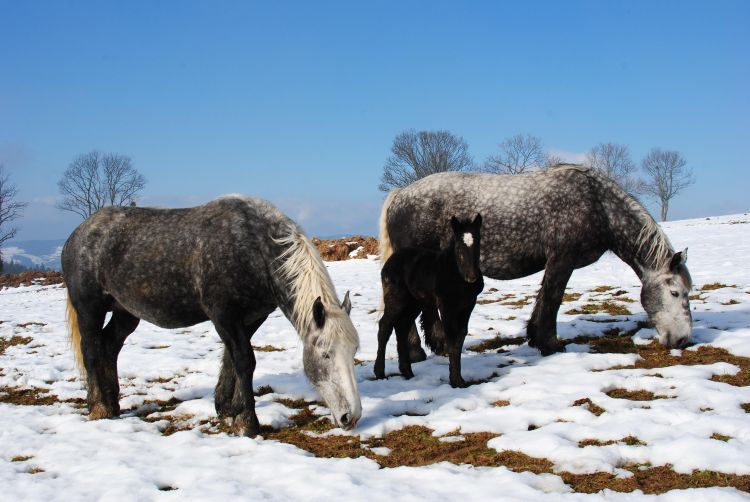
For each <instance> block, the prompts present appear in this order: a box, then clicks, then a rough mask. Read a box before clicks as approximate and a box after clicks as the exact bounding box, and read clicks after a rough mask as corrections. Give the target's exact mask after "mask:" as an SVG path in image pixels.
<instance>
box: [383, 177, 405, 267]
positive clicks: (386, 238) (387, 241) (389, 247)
mask: <svg viewBox="0 0 750 502" xmlns="http://www.w3.org/2000/svg"><path fill="white" fill-rule="evenodd" d="M400 191H401V189H400V188H394V189H393V190H391V191H390V193H389V194H388V196H387V197H386V198H385V202H383V209H382V210H381V211H380V225H379V226H380V236H379V237H380V266H381V267H382V266H383V265H385V262H387V261H388V258H390V257H391V255H392V254H393V244H392V243H391V237H390V235H388V208H389V207H390V206H391V203H392V202H393V199H394V197H396V195H397V194H398V193H399V192H400Z"/></svg>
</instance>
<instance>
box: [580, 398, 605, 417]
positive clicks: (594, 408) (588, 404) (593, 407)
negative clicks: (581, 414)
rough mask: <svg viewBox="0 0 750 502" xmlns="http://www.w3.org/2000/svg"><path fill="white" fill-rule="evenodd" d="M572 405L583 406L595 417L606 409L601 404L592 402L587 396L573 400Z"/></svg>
mask: <svg viewBox="0 0 750 502" xmlns="http://www.w3.org/2000/svg"><path fill="white" fill-rule="evenodd" d="M573 406H583V407H584V408H586V409H587V410H589V411H590V412H591V413H593V414H594V415H596V416H597V417H598V416H599V415H601V414H602V413H604V412H605V411H607V410H605V409H604V408H602V407H601V406H599V405H598V404H596V403H594V402H593V401H592V400H591V399H590V398H588V397H585V398H582V399H577V400H576V401H574V402H573Z"/></svg>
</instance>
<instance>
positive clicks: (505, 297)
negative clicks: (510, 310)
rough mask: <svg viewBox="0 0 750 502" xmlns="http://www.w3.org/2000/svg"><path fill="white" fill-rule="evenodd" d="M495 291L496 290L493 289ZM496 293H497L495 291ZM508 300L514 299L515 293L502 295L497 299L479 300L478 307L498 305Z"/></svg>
mask: <svg viewBox="0 0 750 502" xmlns="http://www.w3.org/2000/svg"><path fill="white" fill-rule="evenodd" d="M493 289H494V288H493ZM495 291H497V290H496V289H495ZM508 298H513V293H508V294H504V295H500V296H498V297H496V298H479V299H477V304H478V305H487V304H489V303H498V302H502V301H505V300H507V299H508Z"/></svg>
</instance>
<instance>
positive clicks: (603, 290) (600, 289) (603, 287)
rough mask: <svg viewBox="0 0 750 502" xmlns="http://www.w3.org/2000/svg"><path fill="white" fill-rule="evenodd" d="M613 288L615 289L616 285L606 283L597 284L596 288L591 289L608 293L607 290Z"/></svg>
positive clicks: (595, 291)
mask: <svg viewBox="0 0 750 502" xmlns="http://www.w3.org/2000/svg"><path fill="white" fill-rule="evenodd" d="M613 289H615V287H614V286H607V285H606V284H605V285H603V286H597V287H595V288H594V289H592V290H591V291H592V292H594V293H606V292H607V291H611V290H613Z"/></svg>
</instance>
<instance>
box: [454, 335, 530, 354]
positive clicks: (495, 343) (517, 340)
mask: <svg viewBox="0 0 750 502" xmlns="http://www.w3.org/2000/svg"><path fill="white" fill-rule="evenodd" d="M524 342H526V337H523V336H516V337H513V338H503V337H501V336H500V335H497V336H496V337H494V338H490V339H489V340H484V341H483V342H480V343H478V344H476V345H472V346H470V347H467V348H466V350H470V351H472V352H486V351H488V350H497V349H499V348H500V347H503V346H505V345H521V344H523V343H524Z"/></svg>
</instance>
